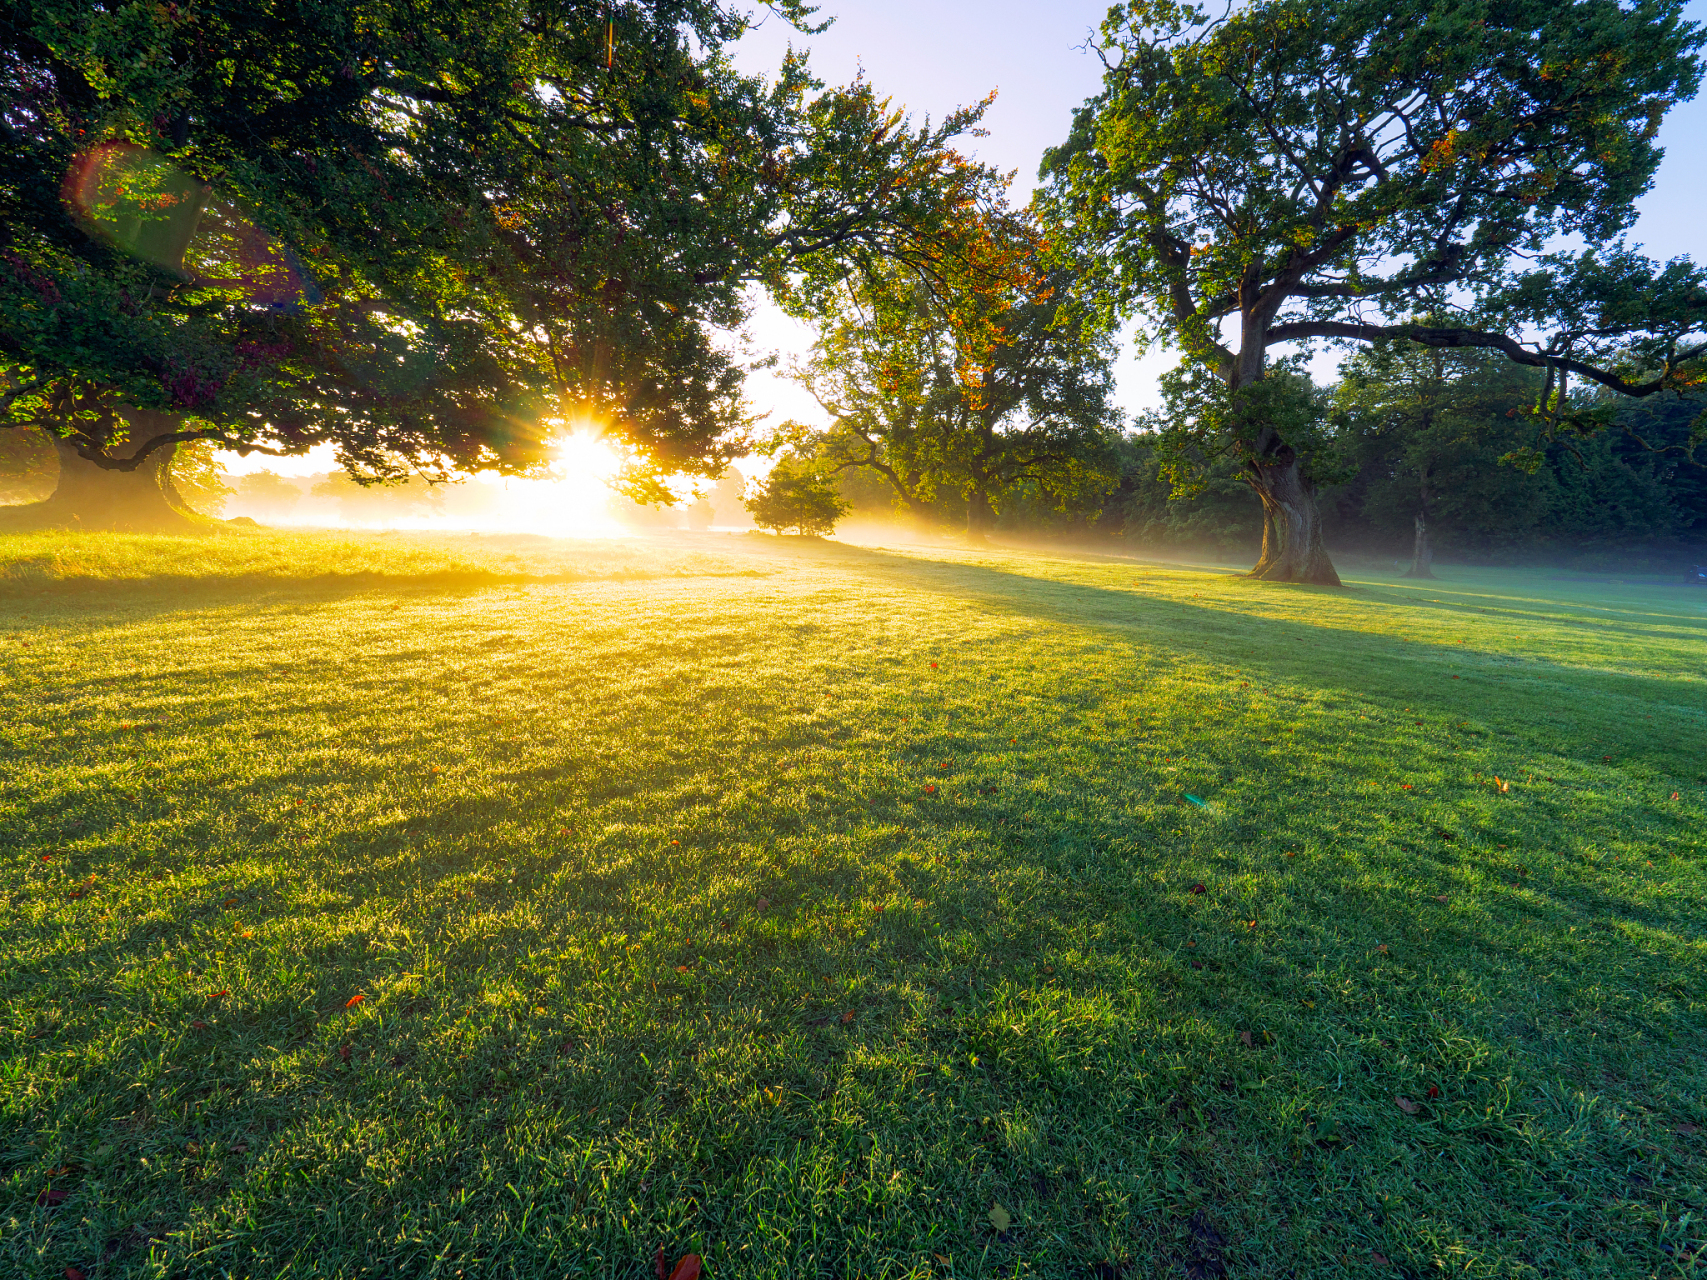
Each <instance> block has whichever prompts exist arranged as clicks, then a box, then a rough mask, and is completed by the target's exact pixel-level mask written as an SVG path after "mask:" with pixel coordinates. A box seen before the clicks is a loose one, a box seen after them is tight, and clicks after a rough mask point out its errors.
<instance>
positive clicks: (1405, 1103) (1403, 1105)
mask: <svg viewBox="0 0 1707 1280" xmlns="http://www.w3.org/2000/svg"><path fill="white" fill-rule="evenodd" d="M1393 1101H1394V1102H1396V1103H1398V1104H1399V1110H1400V1111H1403V1112H1404V1113H1405V1114H1406V1115H1408V1116H1414V1115H1416V1113H1417V1104H1416V1103H1414V1102H1412V1101H1411V1100H1410V1099H1409V1098H1394V1099H1393Z"/></svg>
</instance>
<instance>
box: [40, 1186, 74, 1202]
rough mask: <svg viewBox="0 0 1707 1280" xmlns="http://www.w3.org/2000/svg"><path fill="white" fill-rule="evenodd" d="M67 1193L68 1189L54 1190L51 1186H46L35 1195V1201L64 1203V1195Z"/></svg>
mask: <svg viewBox="0 0 1707 1280" xmlns="http://www.w3.org/2000/svg"><path fill="white" fill-rule="evenodd" d="M69 1194H70V1192H68V1191H55V1190H54V1189H53V1188H52V1187H47V1188H45V1189H44V1190H43V1191H42V1192H41V1194H40V1195H38V1196H37V1197H36V1203H37V1204H40V1205H55V1204H64V1203H65V1197H66V1196H68V1195H69Z"/></svg>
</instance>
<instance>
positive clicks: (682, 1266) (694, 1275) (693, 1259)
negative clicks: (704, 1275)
mask: <svg viewBox="0 0 1707 1280" xmlns="http://www.w3.org/2000/svg"><path fill="white" fill-rule="evenodd" d="M699 1271H700V1266H699V1255H698V1254H697V1253H690V1254H688V1255H687V1256H686V1257H684V1258H683V1259H682V1260H681V1261H680V1262H678V1263H676V1269H675V1270H674V1271H672V1272H670V1280H699Z"/></svg>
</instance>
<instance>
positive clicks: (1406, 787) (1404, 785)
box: [1399, 782, 1411, 791]
mask: <svg viewBox="0 0 1707 1280" xmlns="http://www.w3.org/2000/svg"><path fill="white" fill-rule="evenodd" d="M1399 788H1400V790H1403V791H1409V790H1410V789H1411V784H1410V783H1408V782H1401V783H1400V784H1399Z"/></svg>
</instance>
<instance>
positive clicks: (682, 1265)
mask: <svg viewBox="0 0 1707 1280" xmlns="http://www.w3.org/2000/svg"><path fill="white" fill-rule="evenodd" d="M931 665H933V666H934V665H936V664H935V663H932V664H931ZM699 1271H700V1265H699V1255H698V1254H697V1253H690V1254H687V1255H686V1256H685V1257H683V1258H682V1260H681V1261H680V1262H678V1263H676V1269H675V1270H674V1271H672V1272H670V1280H699Z"/></svg>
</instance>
